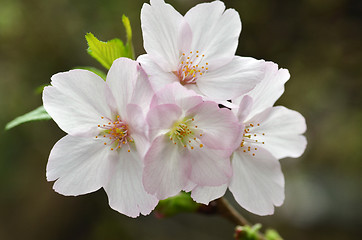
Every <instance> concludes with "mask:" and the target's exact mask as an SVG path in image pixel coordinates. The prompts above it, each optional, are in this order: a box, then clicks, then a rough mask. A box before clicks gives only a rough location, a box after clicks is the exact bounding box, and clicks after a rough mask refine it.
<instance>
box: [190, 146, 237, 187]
mask: <svg viewBox="0 0 362 240" xmlns="http://www.w3.org/2000/svg"><path fill="white" fill-rule="evenodd" d="M224 155H225V153H224V152H223V151H222V150H215V149H210V148H207V147H205V146H204V147H202V148H198V147H196V148H194V149H193V150H188V152H187V159H189V161H190V163H191V174H190V180H191V181H192V182H194V183H196V184H197V185H198V186H220V185H222V184H225V183H227V182H228V181H229V179H230V177H231V175H232V170H231V166H230V159H229V156H228V157H225V156H224Z"/></svg>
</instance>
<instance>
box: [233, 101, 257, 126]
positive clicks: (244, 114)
mask: <svg viewBox="0 0 362 240" xmlns="http://www.w3.org/2000/svg"><path fill="white" fill-rule="evenodd" d="M252 110H253V99H252V98H251V97H250V96H248V95H245V96H243V98H242V100H241V101H240V104H239V108H237V109H236V108H235V109H232V111H233V112H234V113H236V116H237V118H238V120H239V122H240V123H243V122H244V121H245V119H246V118H248V117H249V115H250V113H251V111H252Z"/></svg>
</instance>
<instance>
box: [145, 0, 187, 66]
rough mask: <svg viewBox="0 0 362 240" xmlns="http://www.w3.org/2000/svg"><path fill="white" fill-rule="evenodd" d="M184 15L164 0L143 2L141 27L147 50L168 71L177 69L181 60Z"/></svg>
mask: <svg viewBox="0 0 362 240" xmlns="http://www.w3.org/2000/svg"><path fill="white" fill-rule="evenodd" d="M182 21H183V20H182V16H181V14H180V13H178V12H177V11H176V10H175V9H174V8H173V7H172V6H171V5H169V4H165V2H164V1H162V0H152V1H151V5H148V4H146V3H145V4H143V7H142V10H141V23H142V24H141V27H142V34H143V43H144V44H143V45H144V48H145V50H146V52H147V53H148V54H149V55H151V56H152V58H153V59H155V60H157V64H158V65H159V66H161V68H162V69H163V70H164V71H166V72H172V71H175V70H176V67H177V65H178V61H179V54H180V53H179V49H178V47H179V43H178V39H179V36H178V35H179V33H180V32H181V30H180V28H181V26H182Z"/></svg>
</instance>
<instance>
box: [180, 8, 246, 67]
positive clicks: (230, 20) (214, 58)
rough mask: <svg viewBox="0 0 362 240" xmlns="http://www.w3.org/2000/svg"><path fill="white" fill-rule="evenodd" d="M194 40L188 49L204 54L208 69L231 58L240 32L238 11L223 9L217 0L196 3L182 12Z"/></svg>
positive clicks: (218, 65) (220, 64)
mask: <svg viewBox="0 0 362 240" xmlns="http://www.w3.org/2000/svg"><path fill="white" fill-rule="evenodd" d="M185 19H186V21H187V22H188V23H189V25H190V27H191V30H192V34H193V41H192V45H191V49H192V50H193V51H199V52H200V53H202V54H204V55H205V61H206V62H208V63H209V66H210V69H214V68H218V67H220V66H222V65H224V64H226V63H228V62H230V61H231V59H232V58H233V56H234V54H235V51H236V48H237V45H238V39H239V35H240V32H241V22H240V18H239V14H238V13H237V12H236V11H235V10H234V9H228V10H226V11H225V6H224V4H223V3H222V2H220V1H214V2H211V3H202V4H198V5H196V6H195V7H193V8H191V9H190V10H189V11H188V12H187V13H186V15H185Z"/></svg>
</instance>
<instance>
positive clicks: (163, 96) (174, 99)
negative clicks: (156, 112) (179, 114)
mask: <svg viewBox="0 0 362 240" xmlns="http://www.w3.org/2000/svg"><path fill="white" fill-rule="evenodd" d="M201 102H202V97H201V96H198V95H197V94H196V93H195V92H194V91H192V90H187V89H186V88H184V87H183V86H181V84H180V83H173V84H169V85H167V86H166V87H164V88H163V89H161V90H160V91H158V92H157V93H156V94H155V95H154V96H153V98H152V102H151V107H154V106H156V105H160V104H176V105H177V106H179V107H180V108H181V109H183V110H188V109H190V108H193V107H195V106H196V105H198V104H200V103H201Z"/></svg>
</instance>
